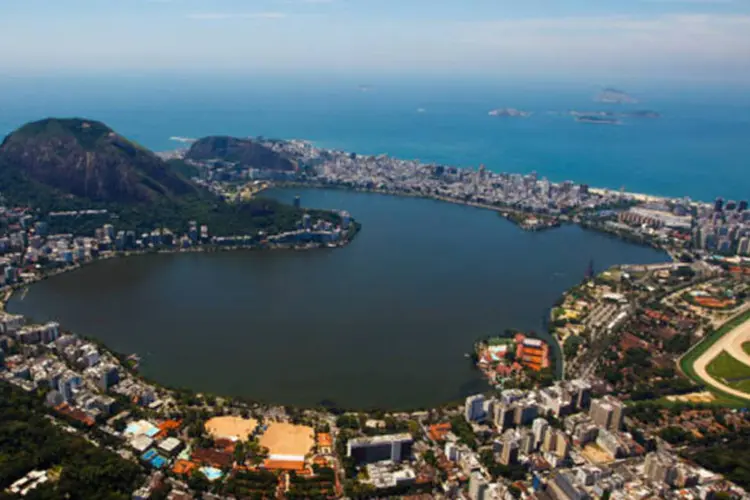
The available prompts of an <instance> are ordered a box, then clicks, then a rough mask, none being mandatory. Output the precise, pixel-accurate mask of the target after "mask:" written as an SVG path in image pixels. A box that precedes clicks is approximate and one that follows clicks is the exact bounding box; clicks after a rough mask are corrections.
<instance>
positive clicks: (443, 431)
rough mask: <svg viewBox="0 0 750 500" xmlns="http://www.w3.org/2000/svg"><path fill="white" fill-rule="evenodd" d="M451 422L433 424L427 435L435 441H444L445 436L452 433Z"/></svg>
mask: <svg viewBox="0 0 750 500" xmlns="http://www.w3.org/2000/svg"><path fill="white" fill-rule="evenodd" d="M450 430H451V424H450V422H443V423H442V424H433V425H431V426H430V427H429V429H428V431H427V434H428V435H429V436H430V439H432V440H433V441H444V440H445V436H446V435H447V434H448V433H449V432H450Z"/></svg>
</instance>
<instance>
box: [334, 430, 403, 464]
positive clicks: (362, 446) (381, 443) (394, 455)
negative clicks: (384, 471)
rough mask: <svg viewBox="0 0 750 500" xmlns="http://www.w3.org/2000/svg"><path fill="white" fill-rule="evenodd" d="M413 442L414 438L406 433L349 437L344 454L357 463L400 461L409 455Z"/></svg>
mask: <svg viewBox="0 0 750 500" xmlns="http://www.w3.org/2000/svg"><path fill="white" fill-rule="evenodd" d="M413 444H414V439H413V438H412V437H411V434H408V433H404V434H388V435H385V436H374V437H366V438H356V439H350V440H349V442H348V443H347V444H346V456H348V457H352V458H354V459H355V460H356V461H357V462H358V463H374V462H381V461H383V460H390V461H392V462H400V461H402V460H404V459H408V458H409V457H410V456H411V448H412V445H413Z"/></svg>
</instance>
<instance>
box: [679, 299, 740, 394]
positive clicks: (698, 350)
mask: <svg viewBox="0 0 750 500" xmlns="http://www.w3.org/2000/svg"><path fill="white" fill-rule="evenodd" d="M748 320H750V310H747V311H745V312H744V313H742V314H740V315H739V316H735V317H734V318H732V319H730V320H729V321H727V322H726V323H724V324H723V325H722V326H721V328H719V329H718V330H716V331H715V332H714V333H713V334H711V335H709V336H708V337H706V338H704V339H703V340H702V341H701V342H700V343H699V344H697V345H696V346H695V347H694V348H693V349H691V350H690V352H688V353H687V354H685V355H684V356H683V357H682V358H681V359H680V362H679V366H680V369H681V371H682V373H684V374H685V375H687V376H688V377H690V378H691V379H693V381H694V382H696V383H697V384H699V385H702V386H704V387H705V388H706V389H707V390H710V391H711V392H713V393H714V394H716V395H717V396H719V397H720V398H721V399H725V400H727V401H732V402H734V403H735V404H738V405H742V406H744V407H746V406H747V404H748V401H750V398H747V399H742V398H737V397H735V396H732V395H731V394H726V393H724V392H722V391H720V390H718V389H716V388H714V387H713V386H710V385H708V384H706V383H705V382H703V380H702V379H701V378H700V377H699V376H698V374H697V373H695V370H694V369H693V365H694V364H695V360H696V359H698V358H699V357H700V356H701V354H703V353H704V352H706V350H707V349H708V348H709V347H711V346H712V345H713V344H714V342H716V341H717V340H719V339H720V338H721V337H722V336H724V334H726V333H728V332H730V331H731V330H733V329H734V328H735V327H737V326H739V325H741V324H742V323H744V322H745V321H748ZM740 390H743V391H744V389H740Z"/></svg>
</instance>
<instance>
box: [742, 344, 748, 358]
mask: <svg viewBox="0 0 750 500" xmlns="http://www.w3.org/2000/svg"><path fill="white" fill-rule="evenodd" d="M742 350H743V351H745V354H747V355H748V356H750V342H745V343H744V344H742Z"/></svg>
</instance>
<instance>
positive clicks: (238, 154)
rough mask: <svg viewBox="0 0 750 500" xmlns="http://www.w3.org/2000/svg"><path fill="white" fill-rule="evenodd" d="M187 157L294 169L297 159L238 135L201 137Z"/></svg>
mask: <svg viewBox="0 0 750 500" xmlns="http://www.w3.org/2000/svg"><path fill="white" fill-rule="evenodd" d="M187 158H190V159H192V160H223V161H225V162H230V163H237V164H240V165H242V166H245V167H255V168H259V167H263V168H265V169H268V170H282V171H293V170H295V169H296V168H297V164H296V162H295V161H293V160H291V159H290V158H287V157H286V155H284V154H282V153H279V152H276V151H274V150H273V149H271V148H269V147H267V146H265V145H263V144H261V143H259V142H257V141H255V140H253V139H240V138H237V137H227V136H212V137H204V138H202V139H199V140H197V141H195V142H194V143H193V145H192V146H190V150H188V152H187Z"/></svg>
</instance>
